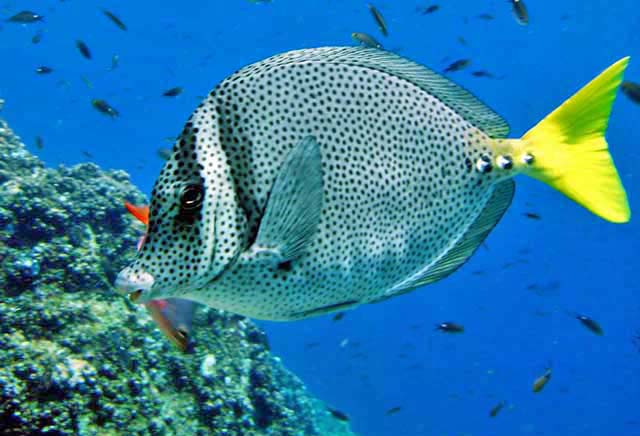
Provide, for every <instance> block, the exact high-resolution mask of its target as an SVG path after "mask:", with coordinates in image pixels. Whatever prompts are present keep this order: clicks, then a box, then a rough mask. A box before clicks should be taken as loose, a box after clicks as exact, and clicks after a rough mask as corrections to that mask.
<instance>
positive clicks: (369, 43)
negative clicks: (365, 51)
mask: <svg viewBox="0 0 640 436" xmlns="http://www.w3.org/2000/svg"><path fill="white" fill-rule="evenodd" d="M351 39H353V40H354V41H355V42H357V43H358V44H361V45H362V46H364V47H370V48H380V49H381V48H382V44H380V43H379V42H378V40H376V39H375V38H374V37H373V36H371V35H369V34H367V33H363V32H353V33H352V34H351Z"/></svg>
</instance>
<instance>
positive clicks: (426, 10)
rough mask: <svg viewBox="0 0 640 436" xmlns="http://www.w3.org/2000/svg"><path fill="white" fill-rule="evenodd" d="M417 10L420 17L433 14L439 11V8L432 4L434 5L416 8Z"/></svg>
mask: <svg viewBox="0 0 640 436" xmlns="http://www.w3.org/2000/svg"><path fill="white" fill-rule="evenodd" d="M417 10H418V12H420V14H422V15H429V14H433V13H434V12H436V11H439V10H440V6H439V5H435V4H434V5H431V6H427V7H418V9H417Z"/></svg>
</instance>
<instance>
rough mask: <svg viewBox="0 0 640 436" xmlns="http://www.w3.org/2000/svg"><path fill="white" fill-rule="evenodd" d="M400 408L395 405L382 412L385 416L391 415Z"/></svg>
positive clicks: (400, 408)
mask: <svg viewBox="0 0 640 436" xmlns="http://www.w3.org/2000/svg"><path fill="white" fill-rule="evenodd" d="M401 410H402V407H400V406H395V407H392V408H391V409H389V410H387V411H386V412H384V414H385V415H386V416H391V415H395V414H396V413H398V412H400V411H401Z"/></svg>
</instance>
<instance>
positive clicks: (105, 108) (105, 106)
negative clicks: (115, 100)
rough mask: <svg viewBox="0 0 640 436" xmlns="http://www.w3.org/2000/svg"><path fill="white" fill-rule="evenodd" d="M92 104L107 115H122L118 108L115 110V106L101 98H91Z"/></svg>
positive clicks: (112, 116) (113, 116)
mask: <svg viewBox="0 0 640 436" xmlns="http://www.w3.org/2000/svg"><path fill="white" fill-rule="evenodd" d="M91 105H92V106H93V107H94V108H95V109H96V110H97V111H98V112H100V113H102V114H104V115H107V116H109V117H111V118H115V117H117V116H119V115H120V112H118V111H117V110H115V109H114V108H113V106H111V105H110V104H109V103H107V102H106V101H105V100H101V99H98V98H95V99H93V100H91Z"/></svg>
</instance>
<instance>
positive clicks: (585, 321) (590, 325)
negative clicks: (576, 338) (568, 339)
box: [567, 312, 604, 336]
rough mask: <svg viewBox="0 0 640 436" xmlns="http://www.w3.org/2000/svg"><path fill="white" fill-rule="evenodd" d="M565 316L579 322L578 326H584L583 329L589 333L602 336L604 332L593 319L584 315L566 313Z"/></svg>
mask: <svg viewBox="0 0 640 436" xmlns="http://www.w3.org/2000/svg"><path fill="white" fill-rule="evenodd" d="M567 315H569V316H571V317H573V318H575V319H577V320H578V321H580V324H582V325H583V326H585V328H586V329H587V330H589V331H590V332H592V333H594V334H596V335H598V336H602V335H604V330H602V327H601V326H600V324H598V323H597V322H596V321H595V320H594V319H592V318H589V317H588V316H586V315H581V314H579V313H574V312H567Z"/></svg>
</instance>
